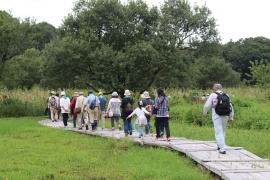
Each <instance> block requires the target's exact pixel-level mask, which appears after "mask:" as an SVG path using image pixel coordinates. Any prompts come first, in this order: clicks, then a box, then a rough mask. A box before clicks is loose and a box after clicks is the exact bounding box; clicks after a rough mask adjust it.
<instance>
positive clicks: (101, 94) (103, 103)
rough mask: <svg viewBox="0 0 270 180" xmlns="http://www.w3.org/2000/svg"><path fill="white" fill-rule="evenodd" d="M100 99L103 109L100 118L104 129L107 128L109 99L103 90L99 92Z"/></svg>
mask: <svg viewBox="0 0 270 180" xmlns="http://www.w3.org/2000/svg"><path fill="white" fill-rule="evenodd" d="M98 99H99V101H100V110H101V114H100V116H99V118H100V120H101V127H102V130H103V129H105V114H106V103H107V99H106V97H105V96H104V95H103V92H101V91H100V92H99V93H98Z"/></svg>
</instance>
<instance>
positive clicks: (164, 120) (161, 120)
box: [156, 117, 171, 138]
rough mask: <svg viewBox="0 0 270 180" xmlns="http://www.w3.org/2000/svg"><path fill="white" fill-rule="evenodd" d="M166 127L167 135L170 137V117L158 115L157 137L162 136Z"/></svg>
mask: <svg viewBox="0 0 270 180" xmlns="http://www.w3.org/2000/svg"><path fill="white" fill-rule="evenodd" d="M164 128H165V130H166V137H167V138H168V137H170V136H171V134H170V127H169V117H156V131H157V138H159V137H160V133H161V131H163V129H164Z"/></svg>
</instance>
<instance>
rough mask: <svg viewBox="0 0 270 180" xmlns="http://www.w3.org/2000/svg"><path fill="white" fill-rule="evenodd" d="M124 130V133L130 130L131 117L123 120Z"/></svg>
mask: <svg viewBox="0 0 270 180" xmlns="http://www.w3.org/2000/svg"><path fill="white" fill-rule="evenodd" d="M124 132H125V134H129V133H130V132H132V124H131V118H129V119H126V120H124Z"/></svg>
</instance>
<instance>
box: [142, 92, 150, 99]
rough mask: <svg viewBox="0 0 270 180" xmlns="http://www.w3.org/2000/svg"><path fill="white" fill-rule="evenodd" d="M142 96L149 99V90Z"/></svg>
mask: <svg viewBox="0 0 270 180" xmlns="http://www.w3.org/2000/svg"><path fill="white" fill-rule="evenodd" d="M141 97H142V98H143V99H149V98H150V95H149V92H148V91H144V92H143V94H142V96H141Z"/></svg>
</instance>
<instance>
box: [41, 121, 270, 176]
mask: <svg viewBox="0 0 270 180" xmlns="http://www.w3.org/2000/svg"><path fill="white" fill-rule="evenodd" d="M40 124H42V125H45V126H50V127H54V128H59V129H64V130H69V131H75V132H79V133H84V134H89V135H94V136H102V137H110V138H116V139H121V138H125V136H124V132H123V131H119V130H115V131H111V130H110V129H106V130H103V131H102V130H101V129H98V130H97V131H91V130H88V131H86V130H78V129H77V128H72V124H70V123H69V124H68V127H66V128H65V127H64V126H63V123H62V122H60V121H58V122H53V123H52V122H51V121H49V120H44V121H40ZM128 138H129V139H130V140H132V141H135V142H137V143H140V144H142V145H150V146H159V147H165V148H169V149H173V150H176V151H179V152H181V153H184V154H186V155H187V156H188V157H190V158H191V159H193V160H194V161H196V162H197V163H199V164H201V165H202V166H204V167H205V168H207V169H209V170H210V171H212V172H213V173H215V174H217V175H218V176H220V177H221V178H222V179H225V180H269V179H270V160H268V159H262V158H260V157H258V156H256V155H255V154H252V153H251V152H249V151H247V150H245V149H244V148H242V147H229V146H228V147H227V148H226V150H227V154H225V155H223V154H219V152H218V151H217V145H216V143H215V141H199V140H189V139H186V138H176V137H173V138H172V140H171V141H170V142H168V141H165V140H159V141H156V140H155V137H154V135H153V134H152V135H147V136H144V137H142V138H138V135H137V133H133V135H132V136H129V137H128Z"/></svg>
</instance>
